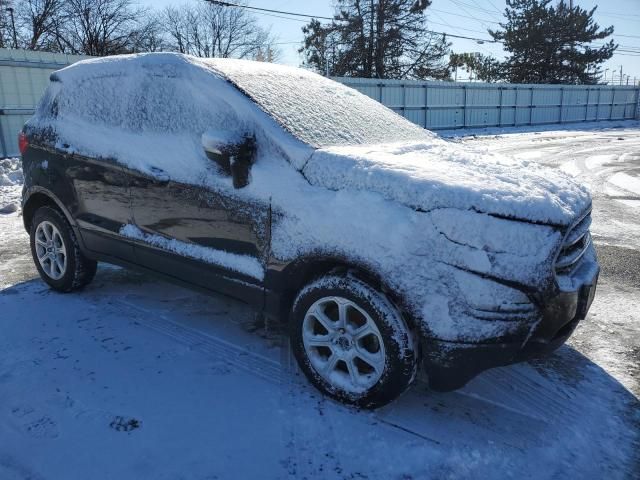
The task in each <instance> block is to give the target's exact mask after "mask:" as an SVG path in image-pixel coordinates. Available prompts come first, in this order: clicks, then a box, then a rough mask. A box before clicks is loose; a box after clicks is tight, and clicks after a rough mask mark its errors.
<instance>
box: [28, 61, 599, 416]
mask: <svg viewBox="0 0 640 480" xmlns="http://www.w3.org/2000/svg"><path fill="white" fill-rule="evenodd" d="M20 150H21V152H22V157H23V166H24V173H25V188H24V192H23V212H24V224H25V228H26V229H27V231H28V232H29V233H30V236H31V250H32V253H33V258H34V261H35V264H36V267H37V268H38V271H39V272H40V275H41V277H42V279H43V280H44V281H45V282H47V283H48V284H49V285H50V286H51V287H52V288H54V289H56V290H59V291H62V292H70V291H74V290H78V289H81V288H82V287H83V286H85V285H86V284H87V283H89V282H90V281H91V280H92V278H93V277H94V275H95V273H96V265H97V262H98V261H103V262H109V263H113V264H118V265H123V266H128V267H129V266H130V267H135V268H140V269H143V270H145V271H149V272H154V273H157V274H160V275H162V276H164V277H165V278H167V279H170V280H174V281H177V282H181V283H183V284H188V285H191V286H195V287H199V288H201V289H205V290H207V291H215V292H220V293H223V294H226V295H230V296H232V297H235V298H237V299H240V300H242V301H245V302H248V303H249V304H251V305H253V306H254V307H255V308H256V309H258V310H260V311H262V312H264V313H265V314H266V315H269V316H271V317H275V318H278V319H283V320H285V321H288V325H289V331H290V337H291V345H292V348H293V351H294V353H295V355H296V357H297V360H298V362H299V364H300V367H301V368H302V370H303V371H304V373H305V374H306V375H307V377H308V378H309V379H310V381H311V382H312V383H313V384H314V385H316V386H317V387H318V388H319V389H321V390H322V391H323V392H325V393H327V394H329V395H331V396H333V397H334V398H337V399H339V400H341V401H345V402H348V403H353V404H357V405H360V406H365V407H377V406H380V405H383V404H385V403H387V402H389V401H390V400H392V399H394V398H395V397H397V396H398V395H399V394H400V393H402V392H403V391H404V390H405V389H406V387H407V386H408V385H409V384H410V382H411V381H412V380H413V379H414V377H415V375H416V371H417V366H418V364H420V365H422V367H423V368H424V370H425V372H426V374H427V376H428V378H429V382H430V384H431V386H432V387H433V388H435V389H440V390H448V389H453V388H457V387H459V386H461V385H463V384H464V383H465V382H467V381H468V380H469V379H471V378H472V377H473V376H475V375H477V374H478V373H479V372H481V371H482V370H485V369H487V368H491V367H494V366H498V365H505V364H509V363H513V362H516V361H519V360H522V359H525V358H527V357H529V356H530V355H532V354H534V353H540V352H548V351H551V350H553V349H554V348H557V347H558V346H559V345H561V344H562V343H563V342H564V341H565V340H566V339H567V338H568V337H569V335H570V334H571V333H572V332H573V329H574V328H575V326H576V325H577V323H578V322H579V321H580V320H581V319H583V318H585V316H586V313H587V310H588V308H589V305H590V303H591V301H592V299H593V294H594V291H595V285H596V281H597V275H598V264H597V261H596V257H595V251H594V248H593V246H592V244H591V238H590V235H589V224H590V215H589V213H590V205H591V199H590V196H589V194H588V193H587V192H586V191H585V190H584V189H583V188H582V187H580V186H578V185H576V184H574V183H573V182H572V181H571V180H570V179H569V178H567V177H565V176H564V175H563V174H561V173H559V172H555V171H546V170H541V169H538V168H536V167H534V166H531V165H528V166H524V165H522V164H519V163H518V162H516V161H514V160H511V159H507V158H502V157H497V156H492V155H488V154H482V153H478V152H475V151H473V150H470V149H468V148H467V147H463V146H460V145H455V144H451V143H449V142H446V141H443V140H441V139H439V138H438V137H437V136H435V135H434V134H432V133H431V132H428V131H427V130H424V129H422V128H420V127H418V126H416V125H414V124H413V123H411V122H409V121H407V120H405V119H404V118H402V117H400V116H398V115H396V114H395V113H393V112H392V111H390V110H388V109H387V108H385V107H383V106H382V105H381V104H379V103H377V102H375V101H374V100H372V99H370V98H368V97H366V96H364V95H361V94H359V93H357V92H355V91H354V90H352V89H349V88H347V87H345V86H342V85H340V84H338V83H335V82H333V81H331V80H328V79H326V78H323V77H321V76H319V75H316V74H313V73H310V72H307V71H304V70H300V69H296V68H291V67H284V66H277V65H272V64H266V63H257V62H248V61H239V60H222V59H212V60H201V59H195V58H191V57H187V56H183V55H177V54H147V55H133V56H122V57H112V58H108V59H97V60H90V61H83V62H80V63H78V64H75V65H73V66H71V67H68V68H65V69H63V70H61V71H58V72H56V73H54V74H52V75H51V83H50V86H49V88H48V90H47V91H46V93H45V94H44V96H43V98H42V100H41V102H40V105H39V107H38V109H37V112H36V114H35V115H34V116H33V117H32V119H31V120H29V122H28V123H27V124H26V125H25V127H24V129H23V132H22V133H21V134H20Z"/></svg>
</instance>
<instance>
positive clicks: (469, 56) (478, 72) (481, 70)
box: [449, 52, 504, 82]
mask: <svg viewBox="0 0 640 480" xmlns="http://www.w3.org/2000/svg"><path fill="white" fill-rule="evenodd" d="M449 66H450V67H451V68H452V69H453V70H454V71H455V72H456V80H457V72H458V68H460V67H464V69H465V70H467V71H468V72H469V74H470V75H474V74H475V78H476V79H477V80H483V81H485V82H496V81H498V80H500V79H501V78H502V76H503V74H504V73H503V71H502V65H501V63H500V62H499V61H497V60H496V59H495V58H493V57H490V56H486V55H483V54H481V53H478V52H473V53H452V54H451V56H450V57H449Z"/></svg>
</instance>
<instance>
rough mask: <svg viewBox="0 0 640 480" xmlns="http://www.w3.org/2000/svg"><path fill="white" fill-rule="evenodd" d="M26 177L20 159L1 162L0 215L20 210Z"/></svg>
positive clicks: (8, 159) (5, 159) (7, 159)
mask: <svg viewBox="0 0 640 480" xmlns="http://www.w3.org/2000/svg"><path fill="white" fill-rule="evenodd" d="M23 183H24V176H23V175H22V162H21V161H20V159H19V158H4V159H2V160H0V214H8V213H14V212H17V211H18V210H19V209H20V194H21V191H22V184H23Z"/></svg>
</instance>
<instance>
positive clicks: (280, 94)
mask: <svg viewBox="0 0 640 480" xmlns="http://www.w3.org/2000/svg"><path fill="white" fill-rule="evenodd" d="M207 63H208V64H209V65H211V66H212V67H214V68H215V69H216V70H217V71H218V72H219V73H220V74H222V75H223V76H224V77H225V78H227V79H228V80H229V81H231V82H232V83H233V84H235V85H236V87H238V88H239V89H240V90H242V91H243V92H244V93H245V94H247V95H248V96H249V97H251V99H252V100H254V101H255V102H256V103H257V104H258V105H259V106H260V107H261V108H262V110H264V111H265V112H266V113H267V114H269V115H270V116H271V117H273V118H274V119H275V120H276V121H277V122H278V123H279V124H280V125H282V126H283V127H284V128H285V129H286V130H287V131H289V132H290V133H291V134H293V135H294V136H295V137H296V138H298V139H299V140H301V141H302V142H304V143H306V144H308V145H311V146H312V147H316V148H322V147H327V146H334V145H340V146H344V145H363V144H378V143H389V142H400V141H421V140H426V139H429V138H431V137H432V136H433V134H432V133H431V132H429V131H427V130H424V129H422V128H420V127H418V126H417V125H415V124H413V123H411V122H410V121H408V120H406V119H404V118H402V117H401V116H400V115H397V114H396V113H394V112H392V111H391V110H389V109H388V108H386V107H384V106H383V105H382V104H380V103H378V102H376V101H375V100H373V99H371V98H369V97H367V96H366V95H363V94H361V93H359V92H357V91H356V90H353V89H352V88H349V87H346V86H344V85H342V84H340V83H337V82H334V81H332V80H329V79H327V78H324V77H321V76H320V75H317V74H315V73H312V72H309V71H306V70H302V69H300V68H294V67H287V66H284V65H274V64H269V63H259V62H248V61H238V60H228V59H211V60H207Z"/></svg>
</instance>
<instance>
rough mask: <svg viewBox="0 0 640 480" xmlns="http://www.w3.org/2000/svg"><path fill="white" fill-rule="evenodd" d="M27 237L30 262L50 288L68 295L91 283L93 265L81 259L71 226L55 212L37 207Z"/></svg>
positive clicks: (83, 258)
mask: <svg viewBox="0 0 640 480" xmlns="http://www.w3.org/2000/svg"><path fill="white" fill-rule="evenodd" d="M30 237H31V239H30V240H31V254H32V256H33V261H34V262H35V264H36V268H37V269H38V273H39V274H40V277H41V278H42V280H44V281H45V282H46V283H47V284H49V286H51V288H53V289H54V290H57V291H59V292H71V291H74V290H79V289H81V288H82V287H84V286H85V285H87V284H88V283H89V282H91V280H93V277H94V276H95V274H96V269H97V262H95V261H94V260H90V259H88V258H86V257H85V256H84V255H82V252H81V251H80V246H79V245H78V240H77V238H76V236H75V233H74V232H73V229H72V228H71V225H69V222H68V221H67V219H66V218H65V217H64V216H63V215H62V214H61V213H60V212H59V211H58V210H56V209H54V208H51V207H40V208H39V209H38V210H37V211H36V213H35V215H34V216H33V221H32V222H31V232H30Z"/></svg>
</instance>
